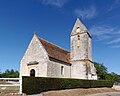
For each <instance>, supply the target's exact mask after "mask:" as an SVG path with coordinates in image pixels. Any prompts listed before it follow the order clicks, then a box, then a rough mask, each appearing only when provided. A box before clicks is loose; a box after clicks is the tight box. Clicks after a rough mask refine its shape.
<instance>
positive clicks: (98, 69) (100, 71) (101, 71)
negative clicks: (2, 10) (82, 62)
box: [94, 62, 107, 80]
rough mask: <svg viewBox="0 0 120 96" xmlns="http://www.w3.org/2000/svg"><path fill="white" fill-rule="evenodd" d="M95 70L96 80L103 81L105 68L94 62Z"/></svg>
mask: <svg viewBox="0 0 120 96" xmlns="http://www.w3.org/2000/svg"><path fill="white" fill-rule="evenodd" d="M94 64H95V68H96V73H97V75H98V78H99V79H101V80H105V76H106V74H107V68H106V67H105V66H104V65H103V64H100V63H97V62H94Z"/></svg>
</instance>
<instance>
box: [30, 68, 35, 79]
mask: <svg viewBox="0 0 120 96" xmlns="http://www.w3.org/2000/svg"><path fill="white" fill-rule="evenodd" d="M30 76H33V77H35V70H34V69H31V70H30Z"/></svg>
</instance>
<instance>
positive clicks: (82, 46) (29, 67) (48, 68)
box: [20, 19, 97, 80]
mask: <svg viewBox="0 0 120 96" xmlns="http://www.w3.org/2000/svg"><path fill="white" fill-rule="evenodd" d="M70 40H71V41H70V51H67V50H65V49H63V48H61V47H59V46H57V45H55V44H53V43H51V42H48V41H46V40H44V39H42V38H40V37H38V36H37V35H36V34H34V36H33V38H32V40H31V42H30V44H29V46H28V48H27V50H26V52H25V54H24V56H23V58H22V60H21V63H20V76H35V77H55V78H78V79H94V80H97V74H96V69H95V67H94V64H93V62H92V36H91V34H90V33H89V31H88V30H87V28H86V27H85V26H84V25H83V24H82V22H81V21H80V20H79V19H77V20H76V22H75V25H74V27H73V30H72V32H71V35H70Z"/></svg>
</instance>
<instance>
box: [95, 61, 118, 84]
mask: <svg viewBox="0 0 120 96" xmlns="http://www.w3.org/2000/svg"><path fill="white" fill-rule="evenodd" d="M94 64H95V68H96V72H97V75H98V79H99V80H113V81H115V82H120V75H118V74H116V73H114V72H111V73H109V72H108V70H107V67H106V66H104V65H103V64H102V63H97V62H94Z"/></svg>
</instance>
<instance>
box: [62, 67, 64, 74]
mask: <svg viewBox="0 0 120 96" xmlns="http://www.w3.org/2000/svg"><path fill="white" fill-rule="evenodd" d="M61 75H64V67H63V66H61Z"/></svg>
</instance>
